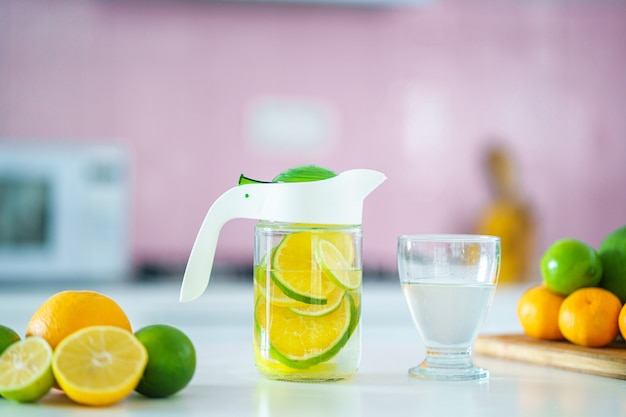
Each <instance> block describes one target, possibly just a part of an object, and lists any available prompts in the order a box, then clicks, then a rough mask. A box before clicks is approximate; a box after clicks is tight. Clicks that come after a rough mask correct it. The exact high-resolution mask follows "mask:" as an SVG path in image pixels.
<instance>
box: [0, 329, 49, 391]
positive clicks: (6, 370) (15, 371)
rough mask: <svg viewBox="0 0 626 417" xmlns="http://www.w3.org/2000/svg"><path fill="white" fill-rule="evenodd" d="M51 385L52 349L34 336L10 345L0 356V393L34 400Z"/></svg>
mask: <svg viewBox="0 0 626 417" xmlns="http://www.w3.org/2000/svg"><path fill="white" fill-rule="evenodd" d="M53 384H54V376H53V374H52V348H51V347H50V345H49V344H48V342H46V341H45V340H44V339H42V338H40V337H37V336H33V337H27V338H26V339H24V340H21V341H19V342H16V343H14V344H12V345H11V346H9V347H8V348H7V349H6V350H5V351H4V352H3V353H2V355H1V356H0V395H2V396H3V397H4V398H7V399H9V400H13V401H18V402H34V401H37V400H38V399H40V398H41V397H43V396H44V395H46V394H47V393H48V391H50V389H51V388H52V385H53Z"/></svg>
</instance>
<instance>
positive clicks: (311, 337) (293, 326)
mask: <svg viewBox="0 0 626 417" xmlns="http://www.w3.org/2000/svg"><path fill="white" fill-rule="evenodd" d="M355 311H356V310H355V308H354V305H353V301H352V297H350V296H349V295H348V294H347V293H344V296H343V297H342V298H341V303H340V305H339V307H338V308H337V309H336V310H335V311H333V312H331V313H329V314H326V315H324V316H320V317H313V316H307V315H301V314H296V313H294V312H293V311H292V310H291V309H289V308H285V307H278V306H272V305H271V304H270V305H269V307H268V305H267V303H266V300H265V299H264V297H262V296H261V297H259V299H258V301H257V303H256V306H255V327H256V328H257V331H258V332H259V334H260V340H262V341H267V342H268V344H269V351H270V354H271V355H272V357H274V358H275V359H276V360H278V361H279V362H281V363H282V364H284V365H286V366H288V367H290V368H295V369H306V368H309V367H311V366H314V365H317V364H319V363H322V362H325V361H327V360H329V359H332V358H333V357H334V356H335V355H336V354H337V353H339V351H340V350H341V349H342V348H343V346H344V345H345V344H346V343H347V341H348V339H349V338H350V335H351V331H352V330H353V325H352V322H353V319H354V317H353V316H354V313H355Z"/></svg>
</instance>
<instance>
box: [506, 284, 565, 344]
mask: <svg viewBox="0 0 626 417" xmlns="http://www.w3.org/2000/svg"><path fill="white" fill-rule="evenodd" d="M563 300H565V297H564V296H563V295H560V294H557V293H555V292H553V291H551V290H549V289H548V288H547V287H546V286H545V285H543V284H541V285H537V286H535V287H532V288H530V289H528V290H526V292H525V293H524V294H522V296H521V297H520V299H519V302H518V304H517V317H518V319H519V321H520V324H521V325H522V328H523V329H524V332H525V333H526V334H527V335H528V336H530V337H532V338H535V339H543V340H561V339H563V334H562V333H561V330H560V329H559V309H560V308H561V304H562V303H563Z"/></svg>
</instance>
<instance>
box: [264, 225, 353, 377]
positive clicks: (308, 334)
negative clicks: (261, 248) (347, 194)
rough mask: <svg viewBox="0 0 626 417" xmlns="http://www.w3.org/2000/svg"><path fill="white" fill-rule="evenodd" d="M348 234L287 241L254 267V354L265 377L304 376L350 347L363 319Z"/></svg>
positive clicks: (309, 234) (311, 234)
mask: <svg viewBox="0 0 626 417" xmlns="http://www.w3.org/2000/svg"><path fill="white" fill-rule="evenodd" d="M355 257H356V251H355V248H354V246H353V242H352V239H351V237H350V235H349V234H346V233H344V232H341V231H321V230H317V231H316V230H312V231H308V230H307V231H298V232H295V233H291V234H288V235H285V236H284V237H283V238H282V240H281V241H280V243H278V244H277V245H276V246H275V247H273V248H271V250H270V251H269V254H268V255H267V256H266V257H265V258H264V259H263V260H262V261H261V262H260V264H259V265H257V266H256V267H255V271H254V294H255V300H256V303H255V313H254V325H255V340H254V344H255V354H256V363H257V366H258V367H259V368H260V370H261V371H262V372H263V373H265V374H268V373H269V374H275V375H276V374H281V373H287V374H288V373H291V372H293V370H297V372H300V373H302V372H306V370H307V369H312V367H314V366H316V365H318V364H322V363H325V362H328V361H330V360H331V359H333V358H335V357H336V356H337V354H338V353H339V352H340V351H341V350H342V349H343V348H344V347H345V346H346V344H347V343H348V341H349V340H350V338H351V336H352V335H353V334H354V331H355V329H356V328H357V325H358V323H359V319H360V295H361V277H362V273H361V269H360V268H357V267H355V266H354V265H358V262H355Z"/></svg>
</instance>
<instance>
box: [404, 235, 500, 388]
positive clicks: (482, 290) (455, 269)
mask: <svg viewBox="0 0 626 417" xmlns="http://www.w3.org/2000/svg"><path fill="white" fill-rule="evenodd" d="M500 251H501V249H500V238H498V237H494V236H483V235H403V236H400V237H399V238H398V272H399V277H400V283H401V285H402V291H403V293H404V297H405V299H406V302H407V304H408V306H409V310H410V312H411V316H412V318H413V322H414V323H415V326H416V327H417V330H418V332H419V334H420V336H421V338H422V340H423V342H424V344H425V346H426V358H425V359H424V361H423V362H422V363H421V364H419V365H418V366H415V367H413V368H411V369H409V374H410V375H411V376H414V377H417V378H424V379H437V380H456V381H463V380H478V379H483V378H487V377H488V376H489V371H487V370H486V369H482V368H479V367H476V366H475V365H474V364H473V363H472V359H471V349H472V345H473V343H474V340H475V339H476V336H477V335H478V332H479V330H480V327H481V325H482V323H483V320H484V318H485V316H486V314H487V311H488V310H489V307H490V305H491V302H492V300H493V296H494V294H495V290H496V285H497V281H498V274H499V270H500Z"/></svg>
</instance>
